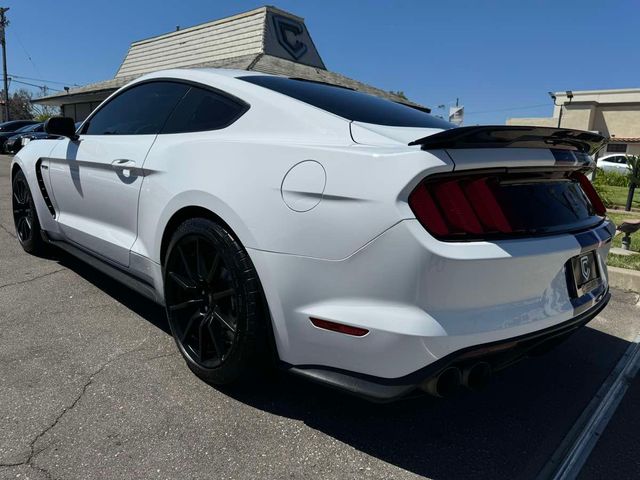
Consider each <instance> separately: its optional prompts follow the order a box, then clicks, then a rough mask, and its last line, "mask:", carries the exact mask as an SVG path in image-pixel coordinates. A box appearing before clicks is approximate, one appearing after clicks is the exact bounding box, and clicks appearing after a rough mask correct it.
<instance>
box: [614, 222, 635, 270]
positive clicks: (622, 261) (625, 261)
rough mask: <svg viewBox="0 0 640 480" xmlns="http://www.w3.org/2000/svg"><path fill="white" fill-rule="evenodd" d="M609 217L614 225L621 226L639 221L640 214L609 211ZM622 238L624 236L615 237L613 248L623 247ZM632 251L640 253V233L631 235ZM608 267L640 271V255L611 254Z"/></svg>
mask: <svg viewBox="0 0 640 480" xmlns="http://www.w3.org/2000/svg"><path fill="white" fill-rule="evenodd" d="M607 216H608V217H609V218H610V219H611V220H612V221H613V223H615V224H616V225H620V224H621V223H622V222H624V221H625V220H637V219H639V218H640V213H638V214H633V213H632V214H630V215H629V214H627V215H625V214H624V213H616V212H612V211H611V210H609V211H607ZM622 237H623V235H622V234H620V235H616V236H615V237H613V243H612V246H614V247H621V246H622ZM631 250H633V251H634V252H640V231H639V232H636V233H634V234H633V235H631ZM607 265H609V266H611V267H620V268H630V269H632V270H640V255H616V254H614V253H610V254H609V257H608V258H607Z"/></svg>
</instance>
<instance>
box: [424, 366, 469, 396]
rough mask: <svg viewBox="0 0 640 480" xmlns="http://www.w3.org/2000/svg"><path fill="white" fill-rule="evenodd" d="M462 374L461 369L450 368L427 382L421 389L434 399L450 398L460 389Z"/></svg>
mask: <svg viewBox="0 0 640 480" xmlns="http://www.w3.org/2000/svg"><path fill="white" fill-rule="evenodd" d="M461 383H462V372H460V369H459V368H456V367H448V368H445V369H444V370H442V371H441V372H440V373H439V374H438V375H435V376H434V377H431V378H430V379H428V380H426V381H425V382H424V383H423V384H422V385H421V386H420V388H422V390H424V391H425V392H427V393H429V394H431V395H433V396H434V397H441V398H444V397H450V396H452V395H453V394H454V393H456V391H457V390H458V389H459V388H460V385H461Z"/></svg>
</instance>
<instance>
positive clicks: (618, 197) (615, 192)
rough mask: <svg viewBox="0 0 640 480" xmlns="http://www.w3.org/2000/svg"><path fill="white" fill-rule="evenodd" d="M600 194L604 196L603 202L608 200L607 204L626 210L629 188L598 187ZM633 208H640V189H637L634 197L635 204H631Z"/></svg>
mask: <svg viewBox="0 0 640 480" xmlns="http://www.w3.org/2000/svg"><path fill="white" fill-rule="evenodd" d="M596 190H598V193H601V194H602V198H603V200H605V199H606V203H608V204H609V205H610V206H611V205H616V206H618V207H621V208H624V206H625V205H626V204H627V195H629V188H628V187H616V186H613V185H596ZM631 206H632V207H633V208H640V188H638V187H636V191H635V193H634V195H633V202H632V203H631Z"/></svg>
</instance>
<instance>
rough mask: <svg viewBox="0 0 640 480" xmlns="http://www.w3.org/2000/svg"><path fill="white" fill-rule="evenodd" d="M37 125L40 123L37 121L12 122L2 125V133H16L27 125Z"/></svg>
mask: <svg viewBox="0 0 640 480" xmlns="http://www.w3.org/2000/svg"><path fill="white" fill-rule="evenodd" d="M36 123H40V122H38V121H37V120H10V121H8V122H3V123H0V132H15V131H17V130H19V129H21V128H23V127H26V126H27V125H34V124H36Z"/></svg>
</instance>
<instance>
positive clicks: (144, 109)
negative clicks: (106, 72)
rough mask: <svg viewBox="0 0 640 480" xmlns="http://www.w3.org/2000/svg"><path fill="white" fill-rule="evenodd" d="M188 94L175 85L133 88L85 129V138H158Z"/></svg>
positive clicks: (160, 84) (103, 109) (149, 84)
mask: <svg viewBox="0 0 640 480" xmlns="http://www.w3.org/2000/svg"><path fill="white" fill-rule="evenodd" d="M188 90H189V86H188V85H185V84H182V83H174V82H160V81H159V82H149V83H143V84H141V85H137V86H134V87H132V88H130V89H128V90H125V91H124V92H122V93H121V94H119V95H118V96H116V97H114V98H113V99H112V100H110V101H109V103H107V104H106V105H104V106H103V107H102V108H101V109H100V110H98V111H97V112H96V113H95V115H93V116H92V117H91V118H90V119H89V121H88V122H85V124H84V127H83V128H82V132H81V133H82V134H85V135H145V134H156V133H158V132H159V131H160V129H161V128H162V125H163V124H164V122H165V121H166V119H167V117H168V116H169V114H170V113H171V111H172V110H173V108H174V107H175V105H176V104H177V103H178V102H179V101H180V99H181V98H182V97H183V96H184V94H185V93H186V92H187V91H188Z"/></svg>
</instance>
